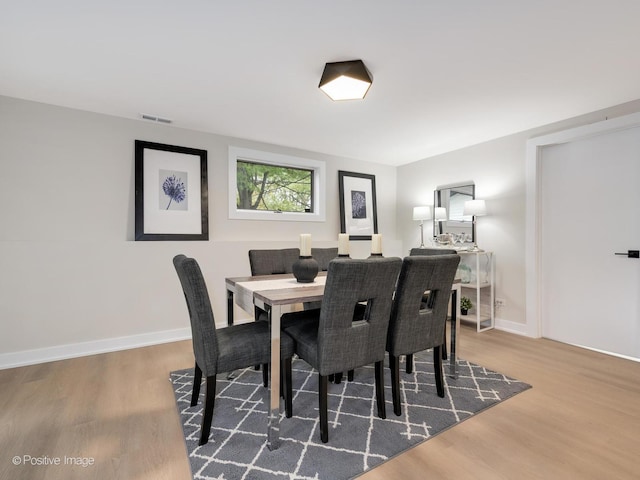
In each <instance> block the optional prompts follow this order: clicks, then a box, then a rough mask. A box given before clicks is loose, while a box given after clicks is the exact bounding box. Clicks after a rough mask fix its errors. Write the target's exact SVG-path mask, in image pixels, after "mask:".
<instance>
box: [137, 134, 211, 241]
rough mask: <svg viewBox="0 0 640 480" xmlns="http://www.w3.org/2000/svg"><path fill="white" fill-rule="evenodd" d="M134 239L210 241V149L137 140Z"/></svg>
mask: <svg viewBox="0 0 640 480" xmlns="http://www.w3.org/2000/svg"><path fill="white" fill-rule="evenodd" d="M135 203H136V214H135V215H136V220H135V222H136V226H135V239H136V241H139V240H209V206H208V205H209V196H208V191H207V151H206V150H198V149H195V148H188V147H177V146H175V145H164V144H162V143H153V142H145V141H143V140H136V142H135Z"/></svg>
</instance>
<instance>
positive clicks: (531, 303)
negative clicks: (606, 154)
mask: <svg viewBox="0 0 640 480" xmlns="http://www.w3.org/2000/svg"><path fill="white" fill-rule="evenodd" d="M638 126H640V113H634V114H631V115H625V116H622V117H615V118H612V119H610V120H609V119H607V120H603V121H601V122H596V123H592V124H589V125H583V126H581V127H575V128H571V129H569V130H564V131H561V132H556V133H551V134H548V135H543V136H541V137H535V138H532V139H530V140H528V141H527V154H526V164H525V176H526V184H527V190H526V204H527V211H526V235H525V239H526V243H525V267H526V274H525V283H526V295H527V297H526V319H527V335H528V336H530V337H534V338H540V336H541V335H542V319H541V318H540V301H541V298H540V283H539V282H540V231H539V226H540V204H539V202H540V196H539V193H540V175H539V167H540V151H541V149H542V148H543V147H546V146H549V145H558V144H562V143H567V142H571V141H574V140H580V139H583V138H588V137H593V136H596V135H601V134H603V133H610V132H615V131H619V130H626V129H628V128H634V127H638Z"/></svg>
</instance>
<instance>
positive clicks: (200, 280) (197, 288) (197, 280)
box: [173, 255, 218, 376]
mask: <svg viewBox="0 0 640 480" xmlns="http://www.w3.org/2000/svg"><path fill="white" fill-rule="evenodd" d="M173 265H174V267H175V269H176V272H178V278H179V279H180V283H181V284H182V291H183V292H184V296H185V299H186V301H187V309H188V310H189V319H190V321H191V337H192V342H193V354H194V355H195V357H196V363H197V364H198V366H199V367H200V368H201V369H202V373H204V375H205V376H209V375H213V374H215V373H216V372H217V362H218V338H217V335H216V325H215V321H214V318H213V310H212V309H211V301H210V300H209V293H208V291H207V285H206V283H205V281H204V277H203V276H202V272H201V271H200V266H199V265H198V262H197V261H196V260H195V259H193V258H188V257H186V256H184V255H176V256H175V257H174V258H173Z"/></svg>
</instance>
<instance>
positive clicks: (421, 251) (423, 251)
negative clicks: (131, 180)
mask: <svg viewBox="0 0 640 480" xmlns="http://www.w3.org/2000/svg"><path fill="white" fill-rule="evenodd" d="M457 254H458V252H457V251H456V250H454V249H452V248H451V249H450V248H412V249H411V251H410V252H409V255H411V256H413V255H427V256H428V255H457ZM428 297H429V295H428V294H425V295H424V296H423V297H422V302H423V303H426V302H427V300H428ZM442 342H443V343H442V359H443V360H446V359H447V331H446V329H445V332H444V336H443V339H442ZM405 368H406V372H407V373H411V372H413V355H407V357H406V360H405Z"/></svg>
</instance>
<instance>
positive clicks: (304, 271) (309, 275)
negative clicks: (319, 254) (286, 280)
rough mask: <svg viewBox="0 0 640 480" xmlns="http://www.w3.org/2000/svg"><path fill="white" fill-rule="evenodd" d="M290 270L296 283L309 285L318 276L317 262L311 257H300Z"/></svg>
mask: <svg viewBox="0 0 640 480" xmlns="http://www.w3.org/2000/svg"><path fill="white" fill-rule="evenodd" d="M291 269H292V270H293V276H294V277H296V280H297V281H298V283H311V282H313V280H314V279H315V278H316V277H317V276H318V261H317V260H316V259H315V258H313V257H300V258H298V260H296V261H295V262H293V265H292V267H291Z"/></svg>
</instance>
